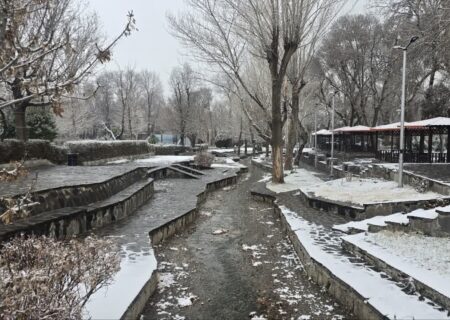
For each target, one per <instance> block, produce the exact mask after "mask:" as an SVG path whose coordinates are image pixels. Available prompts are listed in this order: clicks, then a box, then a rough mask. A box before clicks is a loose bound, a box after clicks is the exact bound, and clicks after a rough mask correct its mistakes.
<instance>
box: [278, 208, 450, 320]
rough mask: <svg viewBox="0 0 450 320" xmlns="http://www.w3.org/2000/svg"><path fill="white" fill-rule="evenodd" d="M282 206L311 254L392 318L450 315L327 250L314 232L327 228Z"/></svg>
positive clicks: (297, 235)
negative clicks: (315, 237) (316, 239)
mask: <svg viewBox="0 0 450 320" xmlns="http://www.w3.org/2000/svg"><path fill="white" fill-rule="evenodd" d="M280 209H281V211H282V213H283V215H284V216H285V218H286V221H287V222H288V223H289V225H290V227H291V229H292V230H293V231H294V232H295V235H296V237H297V238H298V240H299V241H300V243H301V244H302V246H303V248H304V249H305V250H306V251H307V252H308V254H309V256H310V257H311V258H312V259H314V260H316V261H317V262H318V263H319V264H321V265H322V266H323V267H325V268H326V269H328V270H329V271H330V272H331V273H332V274H334V275H335V276H336V277H337V278H338V279H341V280H342V281H344V282H345V283H347V284H348V285H350V286H351V287H352V288H353V289H354V290H355V291H356V292H358V293H359V294H360V295H361V296H363V297H365V298H366V299H367V300H366V301H367V303H369V304H370V305H372V306H373V307H374V308H376V309H377V310H379V311H380V312H381V313H382V314H383V315H385V316H386V317H388V318H389V319H394V318H397V319H450V317H449V316H447V314H446V312H441V311H439V310H437V309H435V308H433V307H432V306H430V305H428V304H427V301H426V300H425V301H420V300H418V299H417V296H415V295H407V294H405V293H404V292H403V291H401V288H399V287H398V286H397V285H396V284H395V283H394V282H391V281H389V280H387V279H384V278H382V277H381V276H380V274H378V273H377V272H375V271H373V270H371V269H368V268H366V267H364V266H362V265H358V264H353V263H351V262H350V261H349V260H348V258H347V257H345V256H341V255H338V253H337V252H329V251H325V250H324V247H323V245H324V244H320V243H318V242H316V241H315V239H314V238H313V234H316V235H317V234H318V233H319V232H320V231H323V227H321V226H318V225H315V224H313V223H309V222H307V221H306V220H304V219H303V218H300V217H299V216H298V215H297V214H296V213H295V212H292V211H291V210H289V209H288V208H286V207H284V206H280Z"/></svg>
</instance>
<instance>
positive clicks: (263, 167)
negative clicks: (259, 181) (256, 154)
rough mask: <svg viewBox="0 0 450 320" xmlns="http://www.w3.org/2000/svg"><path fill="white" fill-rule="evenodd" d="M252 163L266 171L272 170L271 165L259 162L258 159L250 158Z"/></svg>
mask: <svg viewBox="0 0 450 320" xmlns="http://www.w3.org/2000/svg"><path fill="white" fill-rule="evenodd" d="M252 165H254V166H255V167H258V168H260V169H262V170H264V171H268V172H272V167H271V166H270V165H268V164H265V163H262V162H259V161H255V160H253V159H252Z"/></svg>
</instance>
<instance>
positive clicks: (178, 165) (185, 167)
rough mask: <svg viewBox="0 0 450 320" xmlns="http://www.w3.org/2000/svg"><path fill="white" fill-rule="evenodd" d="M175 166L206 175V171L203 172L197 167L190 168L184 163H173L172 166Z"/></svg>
mask: <svg viewBox="0 0 450 320" xmlns="http://www.w3.org/2000/svg"><path fill="white" fill-rule="evenodd" d="M173 166H175V167H179V168H181V169H183V170H186V171H191V172H194V174H198V175H202V176H204V175H205V173H203V172H201V171H200V170H197V169H193V168H190V167H187V166H184V165H182V164H179V163H175V164H173V165H172V167H173Z"/></svg>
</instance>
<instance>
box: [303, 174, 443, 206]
mask: <svg viewBox="0 0 450 320" xmlns="http://www.w3.org/2000/svg"><path fill="white" fill-rule="evenodd" d="M301 189H302V191H303V192H310V193H313V194H314V195H315V196H317V197H322V198H326V199H329V200H334V201H341V202H350V203H354V204H360V205H361V204H368V203H380V202H392V201H395V202H397V201H408V200H429V199H435V198H442V195H440V194H437V193H434V192H426V193H419V192H417V191H416V190H415V189H414V188H412V187H410V186H405V187H403V188H399V187H398V184H397V182H395V181H387V180H380V179H361V178H353V179H352V180H351V181H346V179H345V178H343V179H337V180H331V181H327V182H324V183H322V184H317V185H313V186H307V187H302V188H301Z"/></svg>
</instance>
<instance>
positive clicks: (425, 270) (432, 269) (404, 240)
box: [343, 231, 450, 297]
mask: <svg viewBox="0 0 450 320" xmlns="http://www.w3.org/2000/svg"><path fill="white" fill-rule="evenodd" d="M343 239H344V240H346V241H348V242H350V243H352V244H354V245H356V246H357V247H359V248H361V249H362V250H364V251H366V252H368V253H369V254H370V255H372V256H375V257H377V258H378V259H380V260H383V261H384V262H385V263H387V264H388V265H390V266H392V267H394V268H395V269H397V270H400V271H402V272H404V273H406V274H408V275H409V276H410V277H412V278H414V279H416V280H418V281H420V282H422V283H424V284H426V285H427V286H429V287H431V288H433V289H434V290H436V291H438V292H440V293H442V294H443V295H445V296H447V297H450V241H449V240H448V239H447V238H436V237H427V236H424V235H420V234H409V233H399V232H390V231H381V232H377V233H369V234H367V235H365V234H364V233H359V234H354V235H349V236H345V237H343Z"/></svg>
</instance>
